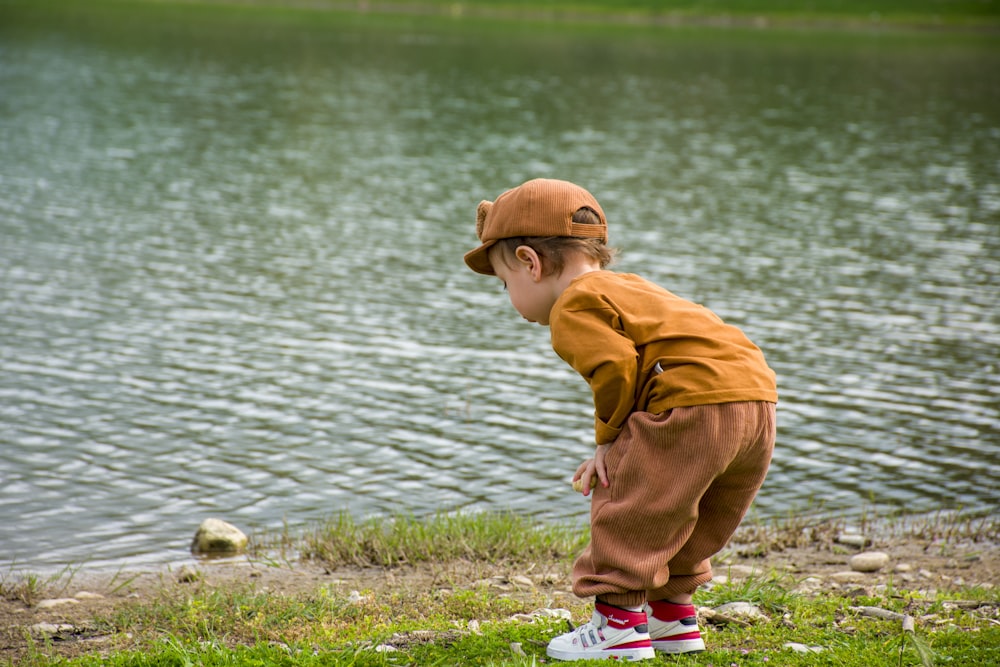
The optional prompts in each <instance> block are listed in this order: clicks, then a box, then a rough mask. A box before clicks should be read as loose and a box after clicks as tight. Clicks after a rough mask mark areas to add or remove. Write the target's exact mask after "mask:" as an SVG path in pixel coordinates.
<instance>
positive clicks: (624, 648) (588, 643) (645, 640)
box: [546, 602, 656, 660]
mask: <svg viewBox="0 0 1000 667" xmlns="http://www.w3.org/2000/svg"><path fill="white" fill-rule="evenodd" d="M546 653H548V655H549V657H550V658H555V659H556V660H594V659H597V660H600V659H607V658H612V659H615V660H645V659H647V658H653V657H655V656H656V651H654V650H653V646H652V644H651V643H650V639H649V631H648V626H647V620H646V613H645V612H643V611H629V610H627V609H622V608H620V607H614V606H612V605H609V604H604V603H603V602H597V603H596V604H595V605H594V615H593V616H592V617H591V619H590V622H589V623H585V624H583V625H581V626H580V627H578V628H577V629H576V630H573V631H572V632H567V633H566V634H564V635H560V636H558V637H556V638H555V639H553V640H552V641H550V642H549V647H548V649H547V650H546Z"/></svg>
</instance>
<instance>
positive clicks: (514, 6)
mask: <svg viewBox="0 0 1000 667" xmlns="http://www.w3.org/2000/svg"><path fill="white" fill-rule="evenodd" d="M18 5H21V6H22V7H24V8H27V9H30V10H31V11H32V12H38V11H53V10H54V11H58V12H74V13H81V14H88V13H93V12H94V10H95V9H96V8H98V7H104V8H106V9H107V8H113V7H118V8H122V9H127V8H129V7H130V6H132V7H134V6H137V5H146V6H147V7H156V8H158V9H159V10H162V11H164V12H167V13H171V12H175V11H179V12H186V13H191V11H192V10H193V9H195V8H198V9H199V10H207V9H213V10H217V11H212V12H211V13H203V14H202V15H203V16H214V15H216V14H218V15H219V16H223V15H224V16H226V17H228V18H230V19H231V18H232V17H234V16H235V15H236V13H237V12H243V13H244V14H245V13H247V11H248V10H253V11H254V12H258V13H264V14H266V15H267V16H268V17H269V20H286V19H287V18H288V15H289V14H306V15H312V16H315V15H316V13H317V12H325V13H331V12H336V13H338V14H356V15H371V14H379V15H382V16H397V17H401V18H402V19H403V20H407V21H409V20H412V19H414V18H415V17H418V16H427V17H430V16H439V17H446V18H448V19H451V20H453V21H459V20H464V19H475V20H487V21H501V22H509V21H519V22H524V23H542V24H545V23H550V22H552V21H559V22H561V23H595V22H596V23H598V24H601V25H603V26H605V27H607V26H608V25H610V24H617V25H625V26H660V25H667V26H676V25H692V26H706V27H712V28H752V29H760V28H764V27H770V28H795V29H801V28H816V29H822V30H831V29H832V30H846V31H857V30H866V31H867V30H870V29H871V28H872V27H878V28H883V29H885V28H888V29H893V30H913V29H918V30H923V31H926V30H929V29H930V30H935V31H945V32H948V31H959V32H967V31H969V30H976V31H987V32H993V31H996V30H997V29H1000V0H808V1H806V0H544V1H541V2H540V1H538V0H364V1H359V0H89V1H88V2H87V3H81V2H80V1H79V0H0V8H4V7H5V6H6V7H8V8H10V7H15V6H18ZM84 10H86V11H84Z"/></svg>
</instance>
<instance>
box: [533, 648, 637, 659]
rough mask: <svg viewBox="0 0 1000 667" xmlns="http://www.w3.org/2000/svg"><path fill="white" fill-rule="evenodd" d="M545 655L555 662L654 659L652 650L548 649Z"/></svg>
mask: <svg viewBox="0 0 1000 667" xmlns="http://www.w3.org/2000/svg"><path fill="white" fill-rule="evenodd" d="M545 653H546V654H547V655H548V656H549V657H550V658H555V659H556V660H628V661H630V662H632V661H635V660H649V659H650V658H655V657H656V651H654V650H653V649H652V648H649V647H645V648H625V649H618V650H615V649H610V648H606V649H601V650H599V651H560V650H558V649H554V650H553V649H548V650H546V651H545Z"/></svg>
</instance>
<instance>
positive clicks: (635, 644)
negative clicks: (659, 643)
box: [605, 639, 653, 651]
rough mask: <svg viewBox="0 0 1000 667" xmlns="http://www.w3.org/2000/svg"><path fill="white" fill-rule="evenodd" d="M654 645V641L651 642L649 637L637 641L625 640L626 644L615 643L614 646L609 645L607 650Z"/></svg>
mask: <svg viewBox="0 0 1000 667" xmlns="http://www.w3.org/2000/svg"><path fill="white" fill-rule="evenodd" d="M652 645H653V642H651V641H650V640H648V639H640V640H639V641H635V642H625V643H624V644H615V645H614V646H610V647H608V648H607V649H605V650H606V651H617V650H618V649H620V648H646V647H647V646H652Z"/></svg>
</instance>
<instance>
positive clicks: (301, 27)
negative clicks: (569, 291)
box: [0, 8, 1000, 570]
mask: <svg viewBox="0 0 1000 667" xmlns="http://www.w3.org/2000/svg"><path fill="white" fill-rule="evenodd" d="M79 11H80V12H81V13H80V14H78V15H74V16H71V15H69V14H61V15H59V16H55V15H52V16H46V15H45V14H44V13H41V14H38V15H37V16H33V15H31V13H30V11H28V10H24V12H22V13H20V14H16V15H15V14H14V13H13V11H11V13H10V15H9V16H7V20H3V21H0V568H9V567H11V566H12V565H13V566H14V567H30V568H32V569H36V570H38V569H44V568H45V567H57V566H59V565H61V564H66V563H72V564H89V565H93V566H118V565H121V564H150V563H162V562H177V561H179V560H182V559H184V558H186V557H187V547H188V543H189V541H190V539H191V536H192V535H193V533H194V530H195V529H196V527H197V525H198V523H199V522H200V521H201V520H202V519H204V518H207V517H219V518H223V519H226V520H228V521H231V522H233V523H235V524H237V525H238V526H240V527H241V528H243V529H244V530H246V531H248V532H253V531H266V530H279V529H281V527H282V526H283V525H286V524H287V525H288V526H289V528H290V529H292V531H293V532H294V530H296V529H298V528H302V527H308V526H310V525H313V524H314V523H315V522H317V521H320V520H322V519H323V518H325V517H328V516H330V515H332V514H334V513H337V512H339V511H342V510H343V511H348V512H351V513H352V514H353V515H354V516H356V517H358V518H364V517H368V516H373V515H374V516H381V515H392V514H395V513H409V514H414V515H417V516H421V515H426V514H428V513H433V512H438V511H457V510H467V511H475V510H487V509H512V510H515V511H518V512H524V513H527V514H530V515H532V516H536V517H538V518H539V519H542V520H546V521H549V520H551V521H573V522H579V523H581V524H582V523H584V522H585V520H586V516H587V510H588V501H587V500H585V499H582V498H581V497H579V496H577V495H574V494H573V493H572V492H571V491H570V488H569V484H568V479H569V477H570V475H571V474H572V472H573V470H574V469H575V468H576V466H577V464H578V463H579V462H580V461H581V460H583V459H584V458H586V457H587V456H588V453H589V452H590V451H591V444H590V443H591V442H592V431H591V416H590V415H591V408H590V403H589V401H590V398H589V394H588V391H587V388H586V386H585V384H584V383H583V381H582V380H581V379H580V378H578V377H576V376H575V375H574V373H573V371H572V370H571V369H570V368H569V367H568V366H566V365H565V364H564V363H563V362H562V361H560V360H559V359H558V358H557V357H556V356H555V355H554V354H553V353H552V351H551V348H550V346H549V342H548V331H547V330H546V329H544V328H541V327H537V326H533V325H528V324H526V323H524V322H523V321H521V319H520V318H519V317H518V316H517V315H516V313H515V312H514V311H513V309H512V308H511V307H510V305H509V303H508V302H507V299H506V296H505V294H504V293H503V292H502V291H501V289H500V285H499V283H498V282H496V281H494V280H491V279H487V278H484V277H482V276H478V275H475V274H473V273H472V272H470V271H468V270H467V269H466V268H465V267H464V264H463V263H462V253H463V252H465V251H466V250H467V249H469V248H471V247H473V245H475V243H476V240H475V237H474V231H473V223H474V212H475V207H476V204H477V203H478V202H479V200H480V199H492V198H494V197H495V196H496V195H497V194H499V193H500V192H501V191H502V190H504V189H506V188H508V187H511V186H513V185H516V184H518V183H520V182H522V181H524V180H527V179H529V178H532V177H536V176H548V177H559V178H565V179H569V180H574V181H576V182H579V183H581V184H583V185H585V186H586V187H587V188H589V189H590V190H591V191H592V192H593V193H594V194H595V195H596V196H597V197H598V199H599V200H600V201H601V202H602V204H603V206H604V208H605V210H606V212H607V214H608V217H609V219H610V225H611V236H612V243H613V244H614V245H616V246H617V247H619V248H620V249H621V250H622V255H621V259H620V261H619V263H618V265H617V267H616V268H617V270H621V271H630V272H636V273H640V274H642V275H645V276H646V277H648V278H650V279H652V280H654V281H656V282H659V283H660V284H662V285H664V286H665V287H667V288H668V289H671V290H672V291H674V292H676V293H678V294H680V295H682V296H685V297H688V298H691V299H693V300H695V301H698V302H700V303H703V304H705V305H707V306H709V307H710V308H712V309H714V310H715V311H716V312H718V313H719V314H720V315H721V316H722V317H723V318H725V319H727V320H728V321H730V322H732V323H734V324H737V325H739V326H741V327H743V328H744V329H745V330H746V331H747V332H748V333H749V335H750V336H751V337H752V338H753V339H754V340H755V341H756V342H757V343H758V344H759V345H760V346H761V347H762V348H763V349H764V351H765V353H766V354H767V356H768V359H769V361H770V363H771V365H772V366H773V367H774V369H775V370H776V371H777V374H778V378H779V389H780V394H781V403H780V405H779V436H778V447H777V451H776V455H775V460H774V465H773V468H772V472H771V474H770V476H769V478H768V481H767V482H766V484H765V487H764V489H763V490H762V492H761V494H760V496H759V498H758V500H757V502H756V505H755V509H754V510H753V512H754V513H755V514H756V515H757V516H758V517H764V518H767V517H773V516H782V515H785V514H788V513H790V512H795V511H799V510H801V509H803V508H809V507H816V506H820V507H822V508H825V509H826V510H828V511H830V512H834V513H844V514H847V515H854V514H858V513H859V512H862V511H864V510H865V509H866V508H869V509H870V508H871V507H872V506H874V507H876V508H878V509H879V510H880V511H888V510H890V509H892V508H905V509H906V510H908V511H910V512H913V513H921V512H932V511H937V510H942V509H943V510H955V509H963V510H968V511H977V512H990V511H995V510H996V508H997V504H998V481H1000V389H998V384H1000V368H998V364H1000V358H998V349H1000V77H997V76H996V73H997V72H998V71H1000V49H998V48H997V47H996V45H995V44H993V45H990V44H989V43H988V42H987V41H985V40H978V39H976V38H974V37H960V38H945V37H941V36H932V35H921V36H910V37H904V36H892V35H886V34H881V35H880V34H864V35H853V36H852V35H823V34H808V33H801V34H798V33H764V32H761V33H754V32H738V31H730V32H727V31H720V32H711V31H686V30H679V29H678V30H649V31H647V30H643V29H638V28H634V29H624V28H622V29H610V28H600V27H597V26H590V27H584V28H569V27H559V28H556V27H551V26H550V27H547V28H534V27H530V26H526V27H520V28H519V27H516V26H512V25H503V24H490V25H486V24H478V23H473V22H448V21H443V20H431V19H421V18H409V19H404V20H396V19H388V18H385V17H381V18H379V17H367V18H359V17H338V16H336V15H325V14H323V15H308V16H306V18H305V19H300V18H295V15H288V16H286V15H283V14H277V15H275V16H273V17H272V18H271V19H269V20H266V21H265V20H261V19H257V18H254V14H249V13H242V12H240V11H236V10H233V11H230V10H225V11H219V12H214V11H213V12H206V13H205V14H200V13H194V14H193V15H192V17H191V18H187V17H185V15H184V14H175V13H174V12H173V11H172V10H169V9H153V8H149V9H145V10H141V11H140V10H121V11H118V12H115V13H113V14H112V13H107V14H104V13H101V12H100V11H99V10H93V12H94V14H90V13H88V10H82V9H81V10H79ZM189 11H190V12H195V10H193V9H191V10H189ZM289 16H291V18H289Z"/></svg>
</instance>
